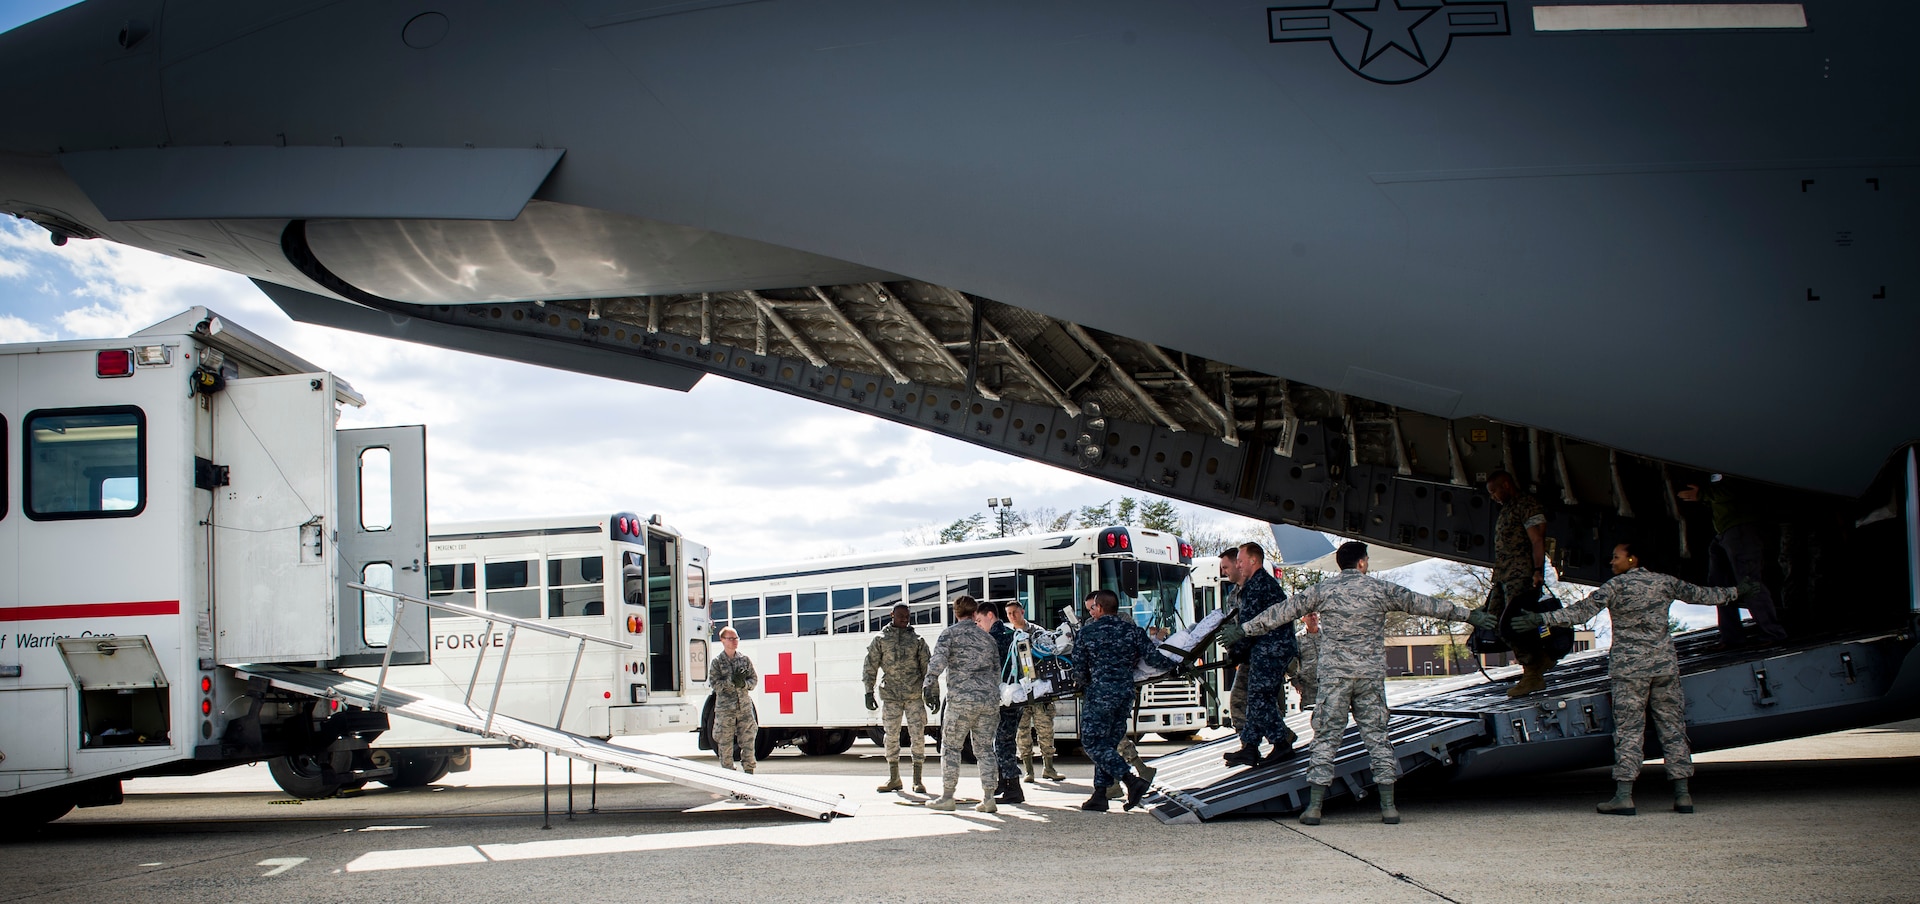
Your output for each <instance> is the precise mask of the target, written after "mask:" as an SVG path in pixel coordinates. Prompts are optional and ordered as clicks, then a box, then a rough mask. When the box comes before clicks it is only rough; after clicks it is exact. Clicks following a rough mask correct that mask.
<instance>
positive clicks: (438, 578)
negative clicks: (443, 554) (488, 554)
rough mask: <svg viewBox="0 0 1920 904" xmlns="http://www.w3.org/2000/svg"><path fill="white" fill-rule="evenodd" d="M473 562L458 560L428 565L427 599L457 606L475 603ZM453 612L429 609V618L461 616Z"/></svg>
mask: <svg viewBox="0 0 1920 904" xmlns="http://www.w3.org/2000/svg"><path fill="white" fill-rule="evenodd" d="M473 588H474V583H473V563H472V562H458V563H452V562H450V563H446V564H442V565H429V566H427V599H430V600H433V601H434V602H436V603H452V604H454V605H456V606H468V607H471V606H472V605H473ZM460 617H461V616H458V615H455V614H453V613H451V612H442V611H440V610H439V609H428V610H427V618H429V619H435V618H460Z"/></svg>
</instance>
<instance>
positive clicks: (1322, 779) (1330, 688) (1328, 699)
mask: <svg viewBox="0 0 1920 904" xmlns="http://www.w3.org/2000/svg"><path fill="white" fill-rule="evenodd" d="M1319 685H1320V686H1319V687H1318V688H1316V690H1318V691H1319V692H1320V696H1319V698H1318V699H1316V700H1314V701H1313V756H1312V759H1311V763H1310V765H1309V766H1308V767H1307V781H1308V782H1309V783H1311V784H1315V785H1331V784H1333V758H1334V757H1335V756H1336V755H1338V754H1339V753H1340V741H1341V739H1342V738H1343V737H1345V736H1346V733H1347V715H1348V714H1349V713H1351V714H1352V715H1353V721H1354V724H1356V725H1358V726H1360V740H1361V741H1362V742H1364V743H1365V744H1366V745H1367V753H1368V754H1369V755H1371V757H1372V758H1373V781H1374V784H1378V785H1386V784H1392V783H1393V782H1394V781H1395V780H1396V779H1398V778H1399V777H1400V761H1399V760H1398V759H1396V758H1395V757H1394V755H1393V745H1392V744H1391V743H1389V742H1388V741H1387V679H1385V678H1328V677H1325V676H1322V677H1321V678H1320V681H1319Z"/></svg>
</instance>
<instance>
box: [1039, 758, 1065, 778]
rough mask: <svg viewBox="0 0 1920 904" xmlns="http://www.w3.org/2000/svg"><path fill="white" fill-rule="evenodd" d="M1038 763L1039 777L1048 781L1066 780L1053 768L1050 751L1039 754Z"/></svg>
mask: <svg viewBox="0 0 1920 904" xmlns="http://www.w3.org/2000/svg"><path fill="white" fill-rule="evenodd" d="M1040 764H1041V765H1040V777H1041V778H1044V779H1046V780H1047V781H1050V782H1064V781H1066V780H1067V777H1066V776H1064V775H1061V774H1060V772H1059V770H1056V769H1054V768H1053V754H1051V753H1043V754H1041V755H1040Z"/></svg>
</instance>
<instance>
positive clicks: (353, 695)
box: [233, 665, 859, 822]
mask: <svg viewBox="0 0 1920 904" xmlns="http://www.w3.org/2000/svg"><path fill="white" fill-rule="evenodd" d="M233 669H234V671H235V672H237V673H239V675H240V677H241V678H243V679H246V678H260V679H263V680H265V681H267V682H268V683H270V684H272V685H273V686H274V687H277V688H280V689H281V690H285V691H292V692H294V693H299V694H306V695H309V696H313V697H318V698H321V699H326V700H339V701H341V702H342V703H344V704H347V705H350V706H356V707H359V708H362V709H366V710H370V711H371V710H380V711H383V712H386V713H389V714H391V715H396V716H404V717H406V718H409V719H417V720H419V721H422V722H429V723H432V724H434V725H441V726H445V727H447V728H452V729H455V730H458V731H464V732H467V733H468V734H472V735H475V736H477V737H483V738H492V739H494V740H500V741H505V742H507V744H509V745H511V746H513V747H538V748H540V749H541V750H544V751H547V752H548V753H556V754H559V755H561V756H564V757H570V758H572V759H576V760H580V761H582V762H586V763H598V764H600V765H602V766H608V767H611V768H614V769H619V770H621V771H623V772H631V773H633V774H636V775H644V776H647V777H648V778H657V779H660V780H661V781H667V782H672V783H674V784H676V785H685V786H687V787H689V788H698V789H700V790H702V791H709V792H712V793H715V794H726V795H731V796H733V797H738V798H742V799H745V800H750V801H753V802H755V803H760V804H765V805H767V806H769V807H774V808H776V809H780V810H785V811H787V812H789V813H798V814H800V815H802V816H806V817H809V818H811V819H818V820H820V821H822V822H826V821H828V820H831V819H833V818H834V817H835V816H852V815H854V813H855V812H857V811H858V810H859V805H858V804H854V803H851V802H849V801H848V800H847V799H846V797H845V796H843V795H839V794H821V793H818V792H814V791H809V790H806V789H804V788H799V787H795V786H792V785H788V784H785V783H782V782H777V781H771V780H768V779H765V778H762V777H760V776H757V775H747V774H746V773H743V772H734V771H732V770H728V769H721V768H719V767H717V766H708V765H706V764H704V763H696V762H693V761H691V760H683V759H680V758H678V757H671V756H666V755H664V754H658V753H648V752H647V751H644V750H635V749H633V748H630V747H618V746H615V745H613V744H610V743H608V742H606V741H602V740H600V739H598V738H590V737H584V736H581V735H576V734H573V733H571V732H567V731H561V730H559V729H555V728H550V727H548V726H545V725H537V724H534V723H532V722H527V721H524V720H521V719H515V718H513V717H511V716H503V715H498V714H496V715H494V716H493V718H492V720H491V722H489V720H488V717H487V713H486V711H485V710H482V709H479V708H477V707H474V706H470V705H468V704H465V703H456V702H453V701H449V700H442V699H438V698H435V697H423V696H420V695H418V694H411V693H408V692H406V691H403V690H398V689H395V688H392V687H387V688H385V689H376V687H375V686H374V685H373V684H372V683H371V682H367V681H362V680H360V679H358V678H350V677H348V676H346V675H343V674H340V673H339V672H332V671H327V670H324V669H313V668H301V667H297V666H282V665H237V666H234V667H233ZM376 691H377V697H378V706H376V705H375V702H376V699H375V698H376Z"/></svg>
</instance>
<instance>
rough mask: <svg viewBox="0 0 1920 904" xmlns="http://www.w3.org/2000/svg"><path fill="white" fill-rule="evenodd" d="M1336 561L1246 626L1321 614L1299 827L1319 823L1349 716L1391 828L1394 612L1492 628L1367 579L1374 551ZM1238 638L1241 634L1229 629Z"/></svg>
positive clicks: (1353, 548)
mask: <svg viewBox="0 0 1920 904" xmlns="http://www.w3.org/2000/svg"><path fill="white" fill-rule="evenodd" d="M1336 557H1337V559H1338V561H1339V563H1340V573H1339V574H1337V575H1334V576H1333V577H1330V578H1327V579H1326V580H1324V581H1321V582H1320V583H1318V584H1315V585H1314V586H1312V587H1308V588H1306V589H1304V590H1302V591H1300V592H1299V593H1297V594H1295V595H1294V597H1293V599H1291V600H1288V601H1287V602H1284V603H1281V604H1280V605H1278V606H1275V607H1273V608H1271V609H1268V610H1267V611H1265V612H1263V613H1261V614H1260V617H1258V618H1256V619H1254V620H1253V621H1251V622H1249V623H1247V624H1246V626H1245V633H1246V634H1248V635H1251V636H1255V637H1257V636H1259V635H1261V634H1265V633H1267V632H1270V631H1275V630H1278V629H1279V628H1280V627H1282V626H1287V627H1291V626H1292V625H1293V622H1294V620H1295V619H1297V618H1299V617H1301V616H1303V615H1305V614H1307V613H1309V612H1318V613H1320V656H1319V662H1318V666H1319V676H1318V679H1319V680H1318V682H1317V683H1318V687H1317V688H1315V690H1316V691H1317V696H1316V697H1315V699H1314V702H1313V759H1312V761H1311V763H1310V764H1309V766H1308V769H1307V781H1308V782H1309V783H1310V784H1311V786H1312V788H1311V792H1310V793H1311V796H1310V798H1309V800H1308V803H1307V808H1306V810H1305V811H1304V812H1302V813H1301V814H1300V821H1301V822H1303V823H1305V824H1307V825H1319V824H1320V810H1321V805H1322V803H1323V802H1324V801H1325V800H1326V795H1327V786H1328V785H1331V784H1332V783H1333V758H1334V755H1335V754H1336V753H1338V752H1339V749H1340V740H1341V738H1342V736H1344V735H1345V734H1346V730H1347V714H1348V713H1349V712H1351V713H1352V714H1353V721H1354V722H1355V723H1356V724H1358V725H1359V726H1360V739H1361V740H1362V741H1364V742H1365V743H1366V745H1367V752H1368V753H1369V754H1370V755H1371V756H1372V758H1373V782H1374V784H1375V786H1377V788H1378V790H1379V792H1380V818H1381V821H1382V822H1385V823H1387V824H1389V825H1393V824H1396V823H1398V822H1399V821H1400V811H1399V810H1398V809H1397V808H1396V807H1395V806H1394V799H1393V785H1394V781H1395V780H1396V779H1398V778H1399V777H1400V764H1399V761H1398V760H1397V759H1396V758H1395V757H1394V754H1393V745H1392V744H1391V743H1389V742H1388V741H1387V655H1386V652H1387V639H1386V638H1387V629H1386V620H1387V613H1388V612H1389V611H1400V612H1409V613H1412V614H1415V615H1426V616H1430V617H1433V618H1444V619H1449V620H1452V621H1471V622H1473V623H1474V624H1476V625H1482V626H1485V625H1491V624H1492V617H1491V616H1488V615H1487V614H1486V613H1484V612H1479V611H1474V612H1471V613H1470V612H1468V610H1466V609H1465V608H1462V607H1460V606H1456V605H1454V604H1452V603H1449V602H1446V601H1444V600H1437V599H1434V598H1433V597H1430V596H1426V595H1424V594H1419V593H1415V592H1413V591H1411V590H1408V589H1407V588H1405V587H1402V586H1400V585H1399V584H1395V583H1392V582H1389V581H1383V580H1380V579H1379V578H1372V577H1368V576H1367V573H1366V571H1367V546H1366V544H1364V543H1346V544H1343V545H1342V546H1341V547H1340V549H1339V551H1338V552H1337V553H1336ZM1221 633H1222V635H1223V639H1225V640H1229V641H1231V640H1233V639H1235V636H1234V635H1236V634H1238V633H1240V632H1239V630H1238V629H1222V632H1221Z"/></svg>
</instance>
